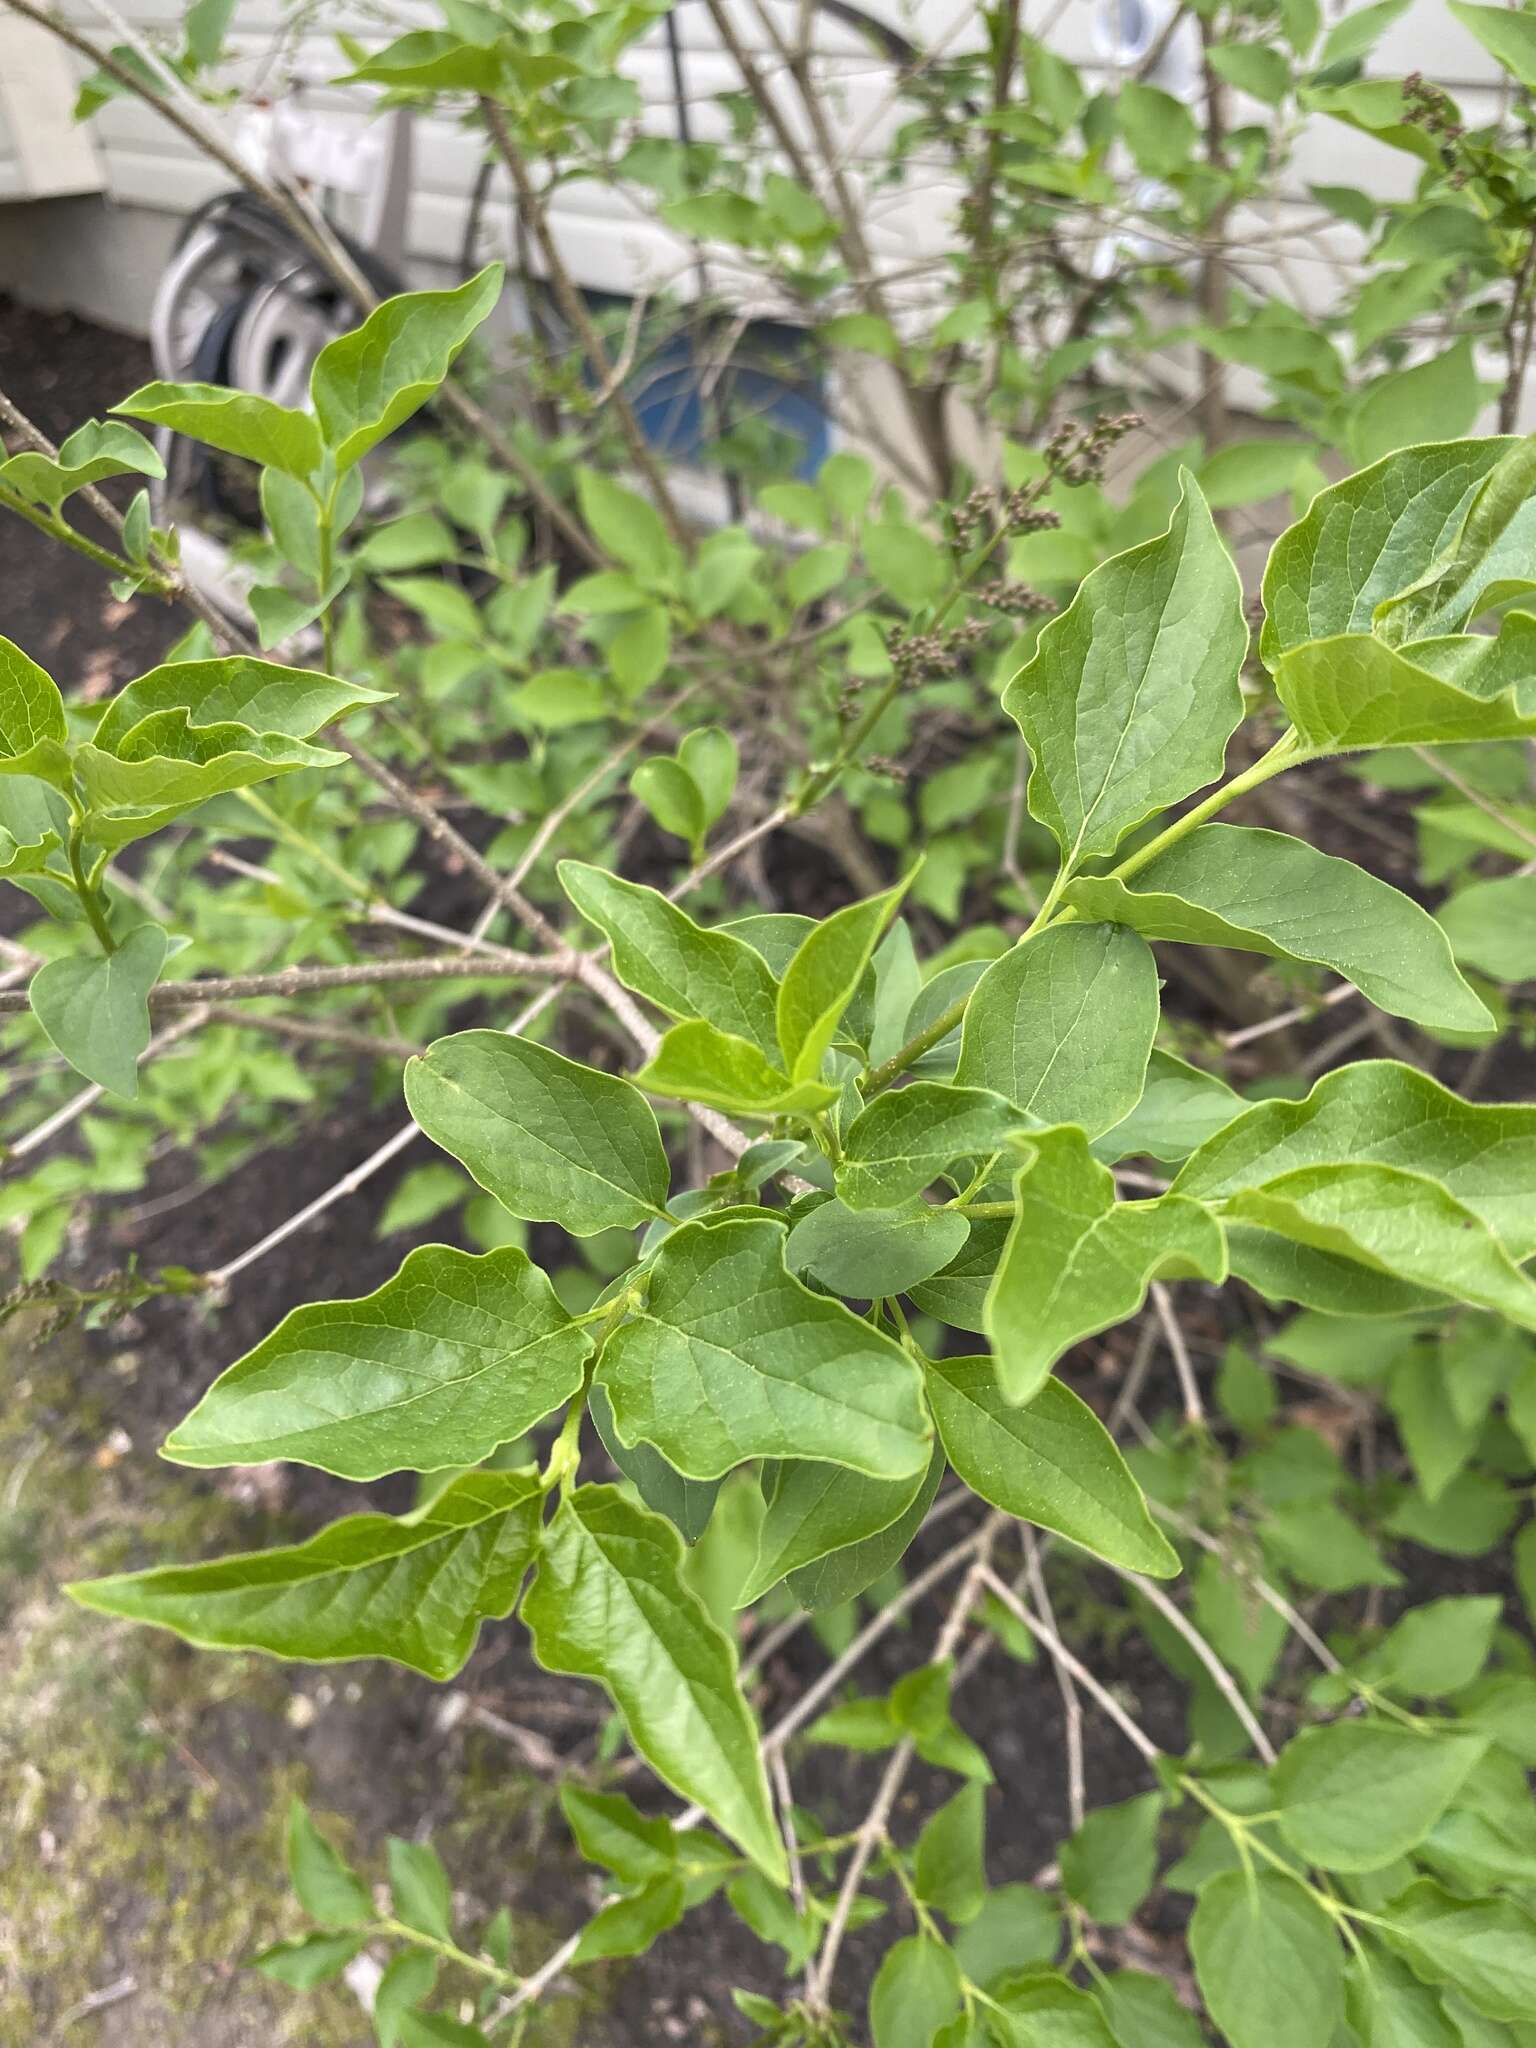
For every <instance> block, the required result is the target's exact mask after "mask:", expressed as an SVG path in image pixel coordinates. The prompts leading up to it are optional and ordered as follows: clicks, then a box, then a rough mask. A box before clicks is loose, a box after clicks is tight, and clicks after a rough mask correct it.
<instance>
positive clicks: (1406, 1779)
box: [1273, 1720, 1488, 1871]
mask: <svg viewBox="0 0 1536 2048" xmlns="http://www.w3.org/2000/svg"><path fill="white" fill-rule="evenodd" d="M1487 1747H1488V1743H1487V1738H1486V1737H1485V1736H1481V1735H1452V1734H1448V1733H1445V1732H1443V1731H1441V1730H1438V1729H1430V1728H1409V1727H1403V1726H1402V1725H1400V1724H1399V1723H1397V1722H1395V1721H1381V1720H1370V1721H1336V1722H1335V1723H1334V1724H1333V1725H1332V1727H1329V1728H1305V1729H1303V1730H1302V1732H1301V1734H1300V1735H1298V1736H1296V1737H1295V1738H1294V1739H1293V1740H1292V1741H1290V1742H1288V1743H1287V1744H1286V1746H1285V1748H1284V1750H1283V1751H1282V1752H1281V1755H1280V1761H1279V1762H1278V1763H1277V1764H1276V1766H1275V1769H1274V1778H1273V1784H1274V1792H1275V1803H1276V1805H1277V1806H1278V1808H1279V1810H1280V1832H1281V1834H1282V1835H1284V1837H1285V1839H1286V1840H1287V1841H1288V1842H1289V1843H1290V1845H1291V1847H1292V1848H1293V1849H1294V1850H1295V1851H1296V1853H1297V1854H1298V1855H1299V1856H1302V1857H1304V1858H1305V1859H1306V1861H1307V1862H1308V1863H1312V1864H1316V1865H1317V1867H1318V1868H1319V1869H1321V1870H1349V1871H1356V1870H1381V1869H1383V1868H1384V1867H1385V1866H1386V1865H1387V1864H1389V1863H1395V1862H1396V1861H1397V1859H1398V1857H1399V1856H1406V1855H1407V1853H1408V1851H1409V1850H1410V1849H1414V1848H1417V1846H1418V1845H1419V1843H1420V1842H1422V1841H1423V1839H1424V1837H1425V1836H1426V1835H1427V1834H1428V1833H1429V1831H1430V1829H1431V1828H1432V1827H1433V1826H1434V1824H1435V1822H1436V1821H1437V1820H1438V1819H1439V1818H1440V1816H1441V1814H1442V1813H1444V1812H1445V1810H1446V1808H1447V1807H1448V1806H1449V1805H1450V1803H1451V1801H1452V1800H1453V1799H1454V1798H1455V1796H1456V1794H1457V1792H1458V1791H1459V1790H1460V1789H1461V1787H1462V1785H1463V1784H1464V1782H1465V1781H1466V1778H1467V1774H1468V1772H1470V1771H1471V1769H1472V1768H1473V1766H1474V1765H1475V1764H1476V1763H1477V1762H1478V1760H1479V1759H1480V1758H1481V1757H1482V1755H1483V1754H1484V1752H1485V1751H1486V1749H1487Z"/></svg>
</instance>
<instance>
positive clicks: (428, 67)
mask: <svg viewBox="0 0 1536 2048" xmlns="http://www.w3.org/2000/svg"><path fill="white" fill-rule="evenodd" d="M354 80H360V81H365V82H367V83H369V84H377V85H385V86H400V87H409V86H415V87H417V88H418V89H420V90H422V91H427V92H472V93H495V92H498V91H500V90H502V89H503V87H504V83H505V79H504V70H503V63H502V57H501V54H500V51H499V50H498V48H497V47H496V46H495V45H492V46H491V47H489V48H486V47H483V46H482V45H480V44H478V43H471V42H467V41H465V39H464V38H463V37H462V36H457V35H453V34H451V33H450V32H448V31H447V30H445V29H416V30H413V31H412V32H411V33H410V34H408V35H403V36H397V37H396V38H395V40H394V41H393V42H392V43H390V44H388V45H387V46H386V47H385V48H384V49H382V50H374V51H371V52H370V53H369V54H368V55H367V56H366V57H365V59H364V60H363V62H362V63H360V64H359V65H358V67H357V69H356V70H355V71H350V72H348V73H347V74H346V76H345V78H344V79H339V80H338V81H337V83H338V84H350V83H351V82H353V81H354Z"/></svg>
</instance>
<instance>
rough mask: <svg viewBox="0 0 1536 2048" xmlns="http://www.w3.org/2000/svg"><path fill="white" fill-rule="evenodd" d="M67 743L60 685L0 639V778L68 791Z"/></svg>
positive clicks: (15, 646) (66, 727) (17, 648)
mask: <svg viewBox="0 0 1536 2048" xmlns="http://www.w3.org/2000/svg"><path fill="white" fill-rule="evenodd" d="M68 740H69V727H68V724H67V723H66V721H65V717H64V699H63V697H62V696H61V695H60V692H59V686H58V684H57V683H56V682H55V681H54V680H53V677H52V676H51V675H49V673H48V671H47V670H46V669H44V668H39V667H38V665H37V663H36V662H35V661H34V660H33V659H32V657H31V656H30V655H28V654H23V653H22V651H21V649H20V648H19V647H18V646H17V645H16V643H15V641H14V640H6V639H4V638H0V775H40V776H42V777H43V778H44V780H46V781H48V782H52V783H55V784H57V785H58V786H59V787H60V788H67V787H68V785H69V757H68V754H67V753H66V751H65V749H66V746H67V744H68Z"/></svg>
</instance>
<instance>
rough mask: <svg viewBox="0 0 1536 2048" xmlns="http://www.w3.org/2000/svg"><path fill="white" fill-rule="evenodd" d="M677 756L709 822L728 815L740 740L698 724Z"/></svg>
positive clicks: (717, 728) (680, 745) (682, 741)
mask: <svg viewBox="0 0 1536 2048" xmlns="http://www.w3.org/2000/svg"><path fill="white" fill-rule="evenodd" d="M705 545H706V546H707V545H708V543H707V542H706V543H705ZM677 758H678V760H679V761H680V762H681V764H682V766H683V767H684V768H686V769H687V771H688V773H689V774H690V775H691V776H692V777H693V781H694V786H695V787H696V788H697V790H698V792H699V795H700V796H701V797H703V799H704V820H705V823H706V824H707V825H713V824H714V822H715V821H716V819H717V818H720V817H723V816H724V814H725V812H726V810H727V809H728V808H729V807H730V801H731V798H732V797H733V796H734V795H735V793H736V777H737V774H738V772H739V770H740V767H741V760H740V757H739V755H738V754H737V751H736V742H735V741H734V740H733V739H732V738H731V736H730V734H729V733H728V732H727V731H726V730H725V728H724V727H723V726H719V725H696V726H694V727H693V728H692V730H691V731H689V732H685V733H684V734H683V737H682V738H681V739H680V740H679V741H678V744H677Z"/></svg>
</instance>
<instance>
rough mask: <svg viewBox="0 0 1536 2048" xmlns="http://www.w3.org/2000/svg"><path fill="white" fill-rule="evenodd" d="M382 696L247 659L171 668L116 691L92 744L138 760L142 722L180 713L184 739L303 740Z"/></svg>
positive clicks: (385, 696)
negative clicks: (203, 735) (220, 734)
mask: <svg viewBox="0 0 1536 2048" xmlns="http://www.w3.org/2000/svg"><path fill="white" fill-rule="evenodd" d="M389 696H390V692H389V691H388V690H370V689H367V688H366V687H365V686H364V685H363V684H361V683H348V682H343V681H342V680H341V678H340V677H339V676H328V675H323V674H322V673H320V671H319V670H317V669H311V668H283V667H280V666H279V665H278V664H277V663H276V662H271V661H256V660H254V659H253V658H252V657H251V656H250V655H247V654H232V655H226V656H222V657H221V658H219V659H218V660H215V661H172V662H166V663H164V664H162V665H161V666H160V667H159V668H152V669H150V670H148V671H147V673H146V674H144V675H141V676H138V677H136V678H135V679H134V681H133V682H131V683H128V684H125V685H124V687H123V688H122V689H121V690H119V691H118V693H117V695H116V696H115V697H114V698H113V699H112V701H111V702H110V703H109V704H108V706H107V708H106V710H105V711H104V712H103V713H102V716H101V721H100V723H99V724H98V725H97V727H96V730H95V732H94V733H93V734H92V735H91V743H92V745H93V746H95V747H98V748H100V749H101V751H102V752H103V753H107V754H116V755H118V756H119V757H120V758H121V759H123V760H128V761H131V760H136V759H138V758H140V757H141V756H142V754H143V752H144V746H143V741H142V737H141V736H142V735H143V734H144V733H145V732H146V721H148V720H156V721H159V720H160V719H161V717H162V714H165V713H167V712H177V711H184V712H185V713H186V729H187V730H188V731H191V732H198V731H201V730H202V729H203V728H204V727H209V726H220V725H238V726H244V727H246V728H247V729H248V732H249V733H253V734H254V733H261V734H265V735H268V736H276V737H279V738H282V739H290V740H307V739H312V738H313V737H314V735H315V734H316V733H317V732H318V731H319V730H320V728H321V727H322V726H323V725H329V724H330V722H331V720H332V719H333V718H339V717H340V716H341V714H342V713H343V712H345V711H352V710H355V709H356V708H357V707H358V706H359V705H361V704H383V703H387V702H388V700H389ZM163 730H164V727H163V726H162V725H161V724H160V723H158V722H157V723H156V724H155V725H153V726H150V727H148V728H147V731H148V732H150V733H153V734H155V735H159V734H160V733H161V732H162V731H163Z"/></svg>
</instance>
